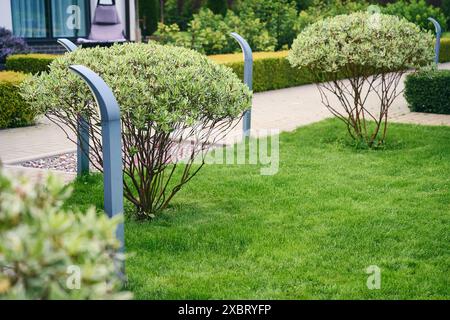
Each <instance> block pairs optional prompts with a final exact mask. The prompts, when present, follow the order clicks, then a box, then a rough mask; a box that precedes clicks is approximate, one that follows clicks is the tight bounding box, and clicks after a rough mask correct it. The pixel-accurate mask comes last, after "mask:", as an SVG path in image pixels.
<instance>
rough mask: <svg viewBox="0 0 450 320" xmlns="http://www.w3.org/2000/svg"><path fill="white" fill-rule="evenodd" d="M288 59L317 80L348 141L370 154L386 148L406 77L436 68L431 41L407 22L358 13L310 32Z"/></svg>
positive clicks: (321, 24)
mask: <svg viewBox="0 0 450 320" xmlns="http://www.w3.org/2000/svg"><path fill="white" fill-rule="evenodd" d="M288 58H289V61H290V62H291V64H292V66H294V67H297V68H299V69H300V70H307V71H309V72H311V74H312V75H314V78H315V82H317V84H318V85H317V87H318V89H319V91H320V94H321V97H322V103H323V104H324V105H325V106H326V107H327V108H328V109H329V110H330V112H331V113H332V114H333V115H335V116H336V117H337V118H338V119H340V120H342V121H343V122H344V123H345V125H346V127H347V130H348V133H349V134H350V136H351V137H352V138H353V139H354V140H355V141H356V142H357V143H362V144H363V145H366V146H368V147H369V148H372V147H376V146H379V145H381V144H383V143H384V142H385V138H386V133H387V125H388V113H389V108H390V106H391V105H392V103H393V102H394V100H395V99H396V97H397V96H398V95H399V94H400V92H398V91H397V87H398V84H399V82H400V81H401V78H402V76H403V74H404V73H405V72H406V70H407V69H409V68H418V67H422V66H427V65H430V64H432V63H433V60H434V50H433V36H432V35H431V33H428V32H423V31H422V30H421V29H420V27H418V26H417V25H415V24H413V23H411V22H408V21H407V20H405V19H403V18H398V17H396V16H391V15H385V14H378V13H376V14H370V13H366V12H358V13H353V14H350V15H341V16H336V17H333V18H327V19H325V20H323V21H320V22H316V23H314V24H312V25H310V26H308V27H307V28H306V29H305V30H304V31H303V32H302V33H301V34H300V35H299V36H298V38H297V39H296V40H295V41H294V44H293V46H292V50H291V52H290V53H289V57H288ZM341 79H346V80H341ZM347 79H348V80H347ZM327 80H329V81H328V82H325V81H327ZM370 94H375V95H376V96H377V97H378V98H379V99H378V100H377V102H376V104H374V105H373V106H372V108H373V109H372V108H371V109H369V106H368V105H367V103H366V102H367V100H366V98H367V97H368V96H369V95H370ZM331 98H334V100H335V101H333V99H331ZM336 99H337V100H336ZM374 107H375V108H374Z"/></svg>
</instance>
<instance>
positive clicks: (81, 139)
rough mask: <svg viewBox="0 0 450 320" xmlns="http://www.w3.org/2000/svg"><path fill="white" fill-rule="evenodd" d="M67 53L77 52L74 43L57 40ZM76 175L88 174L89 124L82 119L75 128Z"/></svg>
mask: <svg viewBox="0 0 450 320" xmlns="http://www.w3.org/2000/svg"><path fill="white" fill-rule="evenodd" d="M58 43H59V44H60V45H62V46H63V47H64V48H65V49H66V50H67V52H74V51H76V50H78V47H77V46H76V44H75V43H73V42H72V41H70V40H68V39H58ZM77 131H78V132H77V175H78V176H81V175H83V174H87V173H89V122H88V121H87V120H86V119H85V118H83V117H81V116H80V117H79V118H78V128H77Z"/></svg>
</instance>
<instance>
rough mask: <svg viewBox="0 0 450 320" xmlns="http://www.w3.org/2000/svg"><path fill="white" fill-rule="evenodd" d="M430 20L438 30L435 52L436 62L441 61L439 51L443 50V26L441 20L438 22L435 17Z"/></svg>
mask: <svg viewBox="0 0 450 320" xmlns="http://www.w3.org/2000/svg"><path fill="white" fill-rule="evenodd" d="M428 20H429V21H431V22H432V23H433V24H434V28H435V30H436V44H435V46H434V52H435V58H434V61H435V62H436V64H438V63H439V51H440V50H441V34H442V28H441V25H440V24H439V22H437V21H436V20H435V19H433V18H428Z"/></svg>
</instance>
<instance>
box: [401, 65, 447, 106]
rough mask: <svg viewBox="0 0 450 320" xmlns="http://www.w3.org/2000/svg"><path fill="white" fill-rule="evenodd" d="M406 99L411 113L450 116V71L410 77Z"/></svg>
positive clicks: (411, 75) (417, 74)
mask: <svg viewBox="0 0 450 320" xmlns="http://www.w3.org/2000/svg"><path fill="white" fill-rule="evenodd" d="M405 98H406V101H407V102H408V106H409V108H410V109H411V111H414V112H429V113H441V114H450V70H427V71H421V72H417V73H412V74H410V75H408V77H407V78H406V81H405Z"/></svg>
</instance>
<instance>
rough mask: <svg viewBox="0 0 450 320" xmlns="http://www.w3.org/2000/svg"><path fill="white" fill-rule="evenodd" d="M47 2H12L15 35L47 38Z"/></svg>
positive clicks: (26, 0)
mask: <svg viewBox="0 0 450 320" xmlns="http://www.w3.org/2000/svg"><path fill="white" fill-rule="evenodd" d="M45 9H46V8H45V0H12V1H11V10H12V20H13V31H14V35H16V36H19V37H24V38H45V37H47V19H46V18H47V17H46V14H45Z"/></svg>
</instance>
